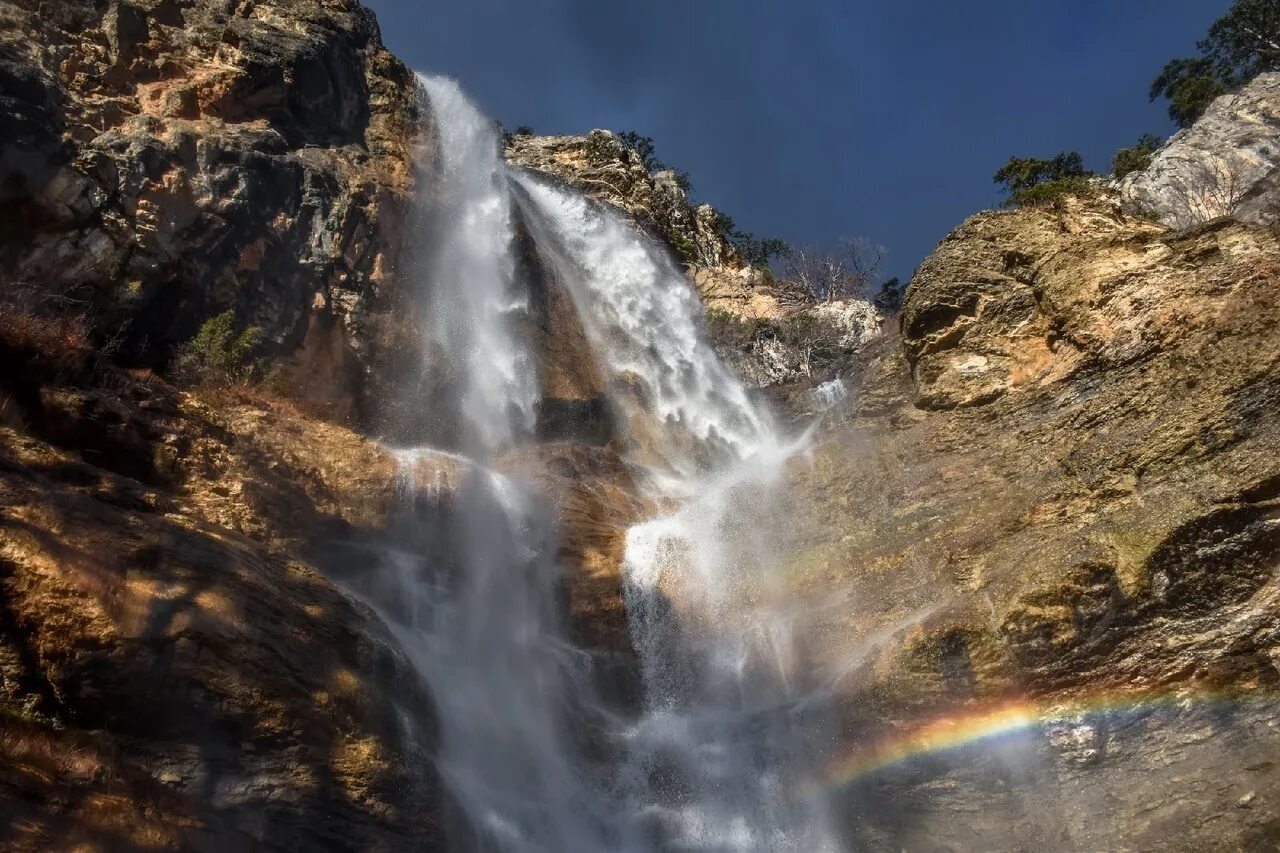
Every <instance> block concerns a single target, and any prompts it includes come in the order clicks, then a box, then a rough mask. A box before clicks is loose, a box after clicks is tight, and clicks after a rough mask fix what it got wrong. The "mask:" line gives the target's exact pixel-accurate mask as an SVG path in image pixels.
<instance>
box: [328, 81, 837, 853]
mask: <svg viewBox="0 0 1280 853" xmlns="http://www.w3.org/2000/svg"><path fill="white" fill-rule="evenodd" d="M421 88H422V91H423V93H424V97H425V98H426V99H427V103H428V104H429V110H430V115H431V118H432V125H433V127H434V134H435V136H434V141H435V144H436V145H437V146H438V150H437V152H436V155H435V156H436V157H437V159H438V162H439V173H438V175H437V179H436V181H435V182H434V183H435V185H436V186H438V187H439V191H438V193H437V194H435V195H434V196H433V197H431V198H424V199H423V203H424V204H425V205H427V207H428V211H427V212H428V213H429V215H427V216H425V217H423V222H424V223H425V225H424V229H425V232H426V233H424V234H423V235H422V238H423V240H424V243H425V244H426V246H427V249H428V251H427V254H426V258H427V260H426V262H425V263H424V264H423V266H422V269H421V273H422V275H423V276H424V283H425V284H426V286H427V291H428V294H429V295H428V297H427V298H428V310H429V311H430V312H431V316H432V317H433V320H432V325H431V328H430V329H428V335H429V340H428V342H427V343H428V347H427V350H428V352H429V353H430V355H429V361H430V362H431V363H430V364H428V365H427V369H429V370H436V371H437V372H438V373H439V374H440V375H443V376H445V377H447V378H448V382H447V387H448V389H449V390H450V393H451V395H452V400H453V404H454V405H455V406H456V408H457V412H456V413H454V414H455V415H456V421H457V424H456V433H457V435H458V437H459V438H460V439H461V440H459V441H458V442H456V443H457V444H458V445H459V446H461V447H463V448H464V450H465V451H466V452H467V454H468V456H466V457H458V456H456V455H446V454H441V453H439V452H438V451H432V450H430V449H415V450H408V451H403V452H402V462H403V465H404V469H405V471H406V474H405V482H406V484H408V483H412V482H421V477H419V476H416V475H415V474H414V473H413V472H414V471H416V470H417V469H419V468H421V467H422V466H424V465H426V466H432V465H440V466H442V467H445V468H448V469H449V470H451V471H453V472H454V473H453V474H452V475H451V476H452V477H453V478H454V480H456V481H451V482H449V483H448V486H449V487H450V488H448V489H445V490H442V491H441V492H440V493H439V494H437V493H436V491H435V490H434V489H433V488H432V487H426V488H424V487H421V486H419V487H418V488H417V489H416V490H415V489H410V494H409V495H408V496H407V497H409V498H411V499H412V502H413V503H422V502H423V501H426V502H428V503H430V502H431V501H433V500H435V499H437V498H441V499H442V500H443V496H444V495H445V493H447V494H448V495H449V496H450V497H449V499H448V500H447V501H444V502H446V503H448V504H449V506H448V508H447V512H446V511H445V510H444V509H441V513H440V515H439V518H440V519H442V521H441V522H440V526H439V527H429V528H424V529H423V531H422V533H423V536H422V538H423V540H424V544H423V546H422V548H421V553H416V552H414V551H411V550H405V549H401V550H397V551H394V552H390V551H389V552H388V553H386V554H384V555H383V558H382V559H381V561H380V563H379V566H378V567H377V568H376V569H374V570H371V571H368V572H365V573H363V574H362V575H361V577H360V579H359V580H358V581H357V582H353V583H352V584H351V586H352V588H353V589H355V590H356V591H357V592H358V594H360V595H361V596H362V597H364V598H365V600H366V601H368V602H369V603H370V604H372V605H373V606H374V607H375V608H376V609H377V610H378V612H379V613H380V614H381V615H382V617H383V619H384V620H385V621H386V622H387V623H388V625H389V626H390V627H391V629H392V631H393V632H394V633H395V635H396V637H397V638H398V640H399V641H400V643H401V644H402V645H403V646H404V648H405V650H406V652H407V654H408V655H409V656H410V658H411V660H412V662H413V663H414V665H415V666H416V668H417V669H418V671H419V672H420V673H421V675H422V677H423V679H424V681H425V682H426V684H427V685H428V686H429V688H430V690H431V693H432V696H433V699H434V702H435V710H436V714H437V717H438V723H439V740H438V747H437V762H438V766H439V769H440V773H441V778H442V780H443V782H444V784H445V786H446V787H447V789H448V792H449V794H450V796H451V798H452V800H453V802H454V803H456V806H457V808H458V811H459V812H460V817H459V819H458V820H456V821H453V823H455V824H456V825H457V828H456V829H455V834H454V838H453V840H452V841H453V844H454V846H455V847H456V848H457V849H463V850H511V851H557V853H559V852H560V851H569V853H576V851H584V853H589V851H646V850H691V851H692V850H702V851H744V853H745V851H787V850H790V851H824V850H833V849H836V847H837V845H836V844H835V842H834V840H833V838H832V836H831V834H830V832H829V831H828V828H827V823H826V820H825V815H824V813H823V809H822V808H821V804H819V803H814V802H812V801H801V800H798V799H796V798H795V797H793V796H791V792H792V791H793V790H795V789H796V787H797V783H798V782H799V780H800V777H801V776H802V775H803V774H804V773H805V772H806V770H808V769H810V768H811V766H812V762H813V760H814V758H815V756H814V755H812V754H811V753H810V751H809V750H810V746H809V744H810V743H812V742H813V740H814V737H815V733H816V732H817V731H818V730H819V729H818V722H819V721H817V720H815V719H814V718H813V717H814V712H813V711H812V710H802V709H811V708H812V707H813V705H814V703H812V702H806V701H804V700H805V697H803V696H801V695H800V693H799V690H798V688H797V686H796V678H795V671H796V669H797V667H798V656H797V654H796V651H795V650H794V649H793V648H792V636H791V634H792V631H791V617H790V616H789V615H788V614H787V612H786V611H785V610H784V609H783V608H780V607H777V606H775V604H774V602H775V599H776V595H775V594H776V593H777V592H778V588H779V584H778V582H777V579H776V573H775V572H774V571H773V570H774V569H775V568H776V565H777V562H778V560H777V558H776V555H774V554H772V552H771V542H772V540H773V536H772V525H773V524H775V523H776V520H777V519H778V518H779V517H781V516H782V515H784V514H785V507H784V506H781V505H778V504H777V503H776V502H775V500H774V496H775V493H776V491H777V489H776V488H775V487H776V484H777V481H778V478H779V477H780V476H781V473H782V471H783V468H784V466H785V465H786V464H787V461H788V459H790V458H791V457H793V456H794V455H796V453H797V452H799V451H800V449H801V448H802V445H803V442H802V441H801V442H795V443H789V442H787V441H785V440H783V439H782V438H781V437H780V436H779V434H778V432H777V430H776V429H775V427H774V425H773V421H772V419H771V417H770V416H769V415H768V413H767V412H766V411H765V410H763V409H761V408H760V407H758V406H757V405H756V404H755V403H753V401H752V400H751V399H750V398H749V396H748V394H747V392H746V390H745V389H744V388H743V386H742V385H741V383H739V382H738V381H737V380H736V379H735V378H734V377H733V376H732V375H731V374H730V373H729V372H728V371H727V370H726V369H725V368H724V366H723V365H722V364H721V363H720V362H719V360H718V359H717V358H716V357H715V355H714V353H713V351H712V350H711V348H710V346H709V345H708V344H707V342H706V340H705V338H704V335H703V333H702V327H701V316H700V304H699V302H698V300H697V297H696V295H695V294H694V293H693V290H692V288H691V286H690V284H689V282H688V281H687V280H686V279H685V278H684V276H683V275H682V274H681V272H680V271H679V269H678V268H677V267H676V266H675V265H674V263H673V262H672V261H671V260H670V258H669V257H668V255H667V254H666V252H665V251H664V250H663V249H662V248H661V247H659V246H657V245H656V244H654V243H653V242H652V241H651V240H650V239H649V238H647V237H646V236H644V235H643V234H641V233H640V232H638V231H637V230H636V229H635V228H634V227H633V226H632V225H631V224H630V223H629V222H627V221H626V220H624V219H623V218H621V217H620V216H618V215H616V214H613V213H611V212H609V211H606V210H603V209H601V208H600V207H598V206H596V205H594V204H591V203H588V202H587V201H585V200H584V199H582V198H581V197H579V196H577V195H576V194H575V193H573V192H570V191H567V190H563V189H559V188H556V187H553V186H551V185H550V184H547V183H544V182H542V181H540V180H537V179H534V178H532V177H530V176H527V175H514V174H511V173H509V172H508V170H507V168H506V167H505V166H504V164H503V163H502V161H501V159H500V158H499V156H498V144H497V139H496V135H495V133H494V129H493V127H492V125H491V123H490V122H489V121H488V120H487V119H485V118H484V117H483V115H481V113H480V112H479V111H478V110H477V109H476V108H475V107H474V106H473V105H472V104H471V103H470V102H469V101H468V100H467V99H466V98H465V96H463V95H462V94H461V93H460V92H459V90H458V88H457V86H456V84H454V83H453V82H452V81H447V80H438V79H423V80H422V82H421ZM517 203H518V205H519V212H520V214H521V215H522V217H523V219H524V221H525V223H526V225H527V226H528V228H529V231H530V233H531V235H532V236H533V238H534V241H535V243H536V245H537V246H538V250H539V252H540V254H541V255H542V258H543V261H544V265H545V266H546V267H547V268H548V269H549V270H550V272H551V274H552V275H553V276H554V277H555V278H556V279H557V280H558V281H560V282H562V283H563V284H564V286H565V287H566V288H567V289H568V291H569V292H570V294H571V296H572V298H573V302H574V306H575V308H576V310H577V312H578V314H579V318H580V320H581V322H582V325H583V328H584V329H585V330H586V332H587V336H588V339H589V341H590V343H591V346H592V348H593V350H594V354H595V356H596V359H597V360H598V361H599V363H600V364H601V366H602V368H603V369H604V371H605V372H606V373H607V374H608V379H609V387H610V397H611V404H612V406H613V407H614V409H615V410H616V412H617V413H618V414H619V415H620V416H621V417H622V420H623V423H624V425H625V438H626V439H627V442H628V446H629V448H630V449H629V456H630V458H631V460H632V461H633V462H634V463H635V464H636V465H637V466H643V467H644V468H645V469H646V470H648V471H649V476H648V478H647V480H646V482H647V484H648V485H647V488H649V489H650V490H651V497H653V498H655V499H657V500H659V501H662V502H665V503H667V504H670V503H671V502H673V501H674V502H675V505H676V506H677V508H676V509H675V510H674V511H673V512H672V513H671V514H670V515H668V516H665V517H662V518H656V519H653V520H650V521H647V522H645V523H643V524H640V525H638V526H636V527H635V528H633V529H632V530H631V531H629V534H628V537H627V547H626V558H625V567H624V571H625V592H626V600H627V607H628V615H629V619H630V624H631V630H632V640H633V645H634V647H635V649H636V651H637V653H638V655H639V657H640V663H641V669H642V674H643V681H644V689H645V698H644V701H643V706H642V707H640V708H637V709H633V713H632V715H631V716H630V717H629V718H628V719H625V720H619V719H617V718H615V717H614V716H611V715H610V714H609V713H607V712H606V711H605V710H604V709H603V707H602V705H601V703H600V702H599V701H598V700H597V698H596V695H595V692H594V687H593V684H592V680H591V677H590V676H591V672H590V667H589V662H588V661H587V659H586V656H585V655H584V654H583V653H582V652H580V651H578V650H576V649H574V648H573V647H572V646H571V644H570V643H569V642H568V640H567V639H566V638H567V637H568V633H567V631H566V629H565V626H564V624H563V614H562V613H560V611H559V609H558V607H557V587H558V583H559V575H558V568H557V566H556V565H555V564H554V562H553V556H554V554H555V551H556V547H555V537H556V531H555V529H554V526H553V524H552V523H551V522H550V520H549V519H547V518H546V517H544V514H543V512H542V511H540V509H539V507H538V505H537V501H536V500H534V498H533V497H532V494H533V493H532V490H531V489H530V488H529V487H528V486H527V485H525V484H524V483H523V482H521V479H520V478H518V477H513V476H511V475H510V473H508V474H507V475H506V476H503V475H500V474H498V473H495V472H494V471H493V470H491V469H492V461H493V459H494V458H495V457H496V456H498V455H499V454H501V453H502V452H503V451H505V450H507V449H510V448H511V447H513V446H516V445H520V444H522V443H528V442H530V441H532V440H533V439H532V436H533V435H534V434H535V428H536V403H537V396H538V365H537V363H536V358H535V354H534V353H533V351H532V350H531V348H530V346H529V345H528V343H527V339H526V334H527V331H528V324H529V319H528V311H529V306H530V296H529V291H528V289H527V286H526V285H525V283H523V282H521V281H520V278H519V276H518V274H517V272H518V270H517V265H516V263H515V253H514V251H513V242H514V238H515V225H514V216H515V213H516V207H515V205H516V204H517Z"/></svg>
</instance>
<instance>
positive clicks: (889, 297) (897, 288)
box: [871, 276, 906, 317]
mask: <svg viewBox="0 0 1280 853" xmlns="http://www.w3.org/2000/svg"><path fill="white" fill-rule="evenodd" d="M905 292H906V286H905V285H903V283H902V282H901V280H899V279H898V277H897V276H894V277H893V278H891V279H888V280H886V281H885V282H884V283H883V284H881V285H880V290H879V291H878V292H877V293H876V295H875V298H874V299H872V300H871V304H872V305H874V306H875V307H876V309H877V310H878V311H879V312H880V313H881V314H883V315H885V316H886V317H887V316H889V315H890V314H894V313H896V312H898V311H900V310H902V297H903V294H904V293H905Z"/></svg>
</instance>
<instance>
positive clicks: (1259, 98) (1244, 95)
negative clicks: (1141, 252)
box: [1119, 73, 1280, 228]
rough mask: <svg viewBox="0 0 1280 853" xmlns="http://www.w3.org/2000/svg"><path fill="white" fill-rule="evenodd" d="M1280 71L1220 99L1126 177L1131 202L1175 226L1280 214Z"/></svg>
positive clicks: (1261, 220) (1260, 220)
mask: <svg viewBox="0 0 1280 853" xmlns="http://www.w3.org/2000/svg"><path fill="white" fill-rule="evenodd" d="M1278 165H1280V73H1267V74H1261V75H1259V76H1258V77H1257V78H1256V79H1254V80H1253V82H1251V83H1249V85H1247V86H1245V87H1244V88H1242V89H1241V90H1240V91H1238V92H1235V93H1232V94H1228V95H1223V96H1221V97H1219V98H1218V99H1217V100H1215V101H1214V102H1213V103H1212V104H1211V105H1210V106H1209V108H1208V110H1206V111H1205V114H1204V115H1203V116H1201V117H1200V119H1199V120H1198V121H1196V123H1195V124H1194V125H1192V126H1191V127H1189V128H1186V129H1184V130H1181V131H1179V132H1178V133H1176V134H1174V136H1173V137H1172V138H1171V139H1170V140H1169V141H1168V142H1167V143H1166V144H1165V145H1164V146H1163V147H1162V148H1161V149H1160V150H1159V151H1158V152H1156V154H1155V156H1154V157H1153V158H1152V160H1151V165H1150V166H1148V167H1147V168H1146V169H1144V170H1142V171H1140V172H1134V173H1132V174H1130V175H1127V176H1126V177H1125V178H1124V179H1123V180H1122V181H1121V182H1120V184H1119V189H1120V192H1121V194H1122V196H1123V197H1124V199H1125V201H1126V203H1127V204H1128V205H1129V206H1131V207H1132V208H1133V209H1135V210H1136V211H1138V212H1143V213H1146V214H1149V215H1153V216H1155V217H1156V218H1157V219H1159V220H1160V221H1161V222H1163V223H1165V224H1167V225H1171V226H1174V227H1176V228H1186V227H1189V226H1192V225H1196V224H1199V223H1203V222H1208V221H1209V220H1211V219H1214V218H1216V217H1219V216H1235V217H1237V218H1239V219H1241V220H1243V221H1245V222H1253V223H1256V224H1260V225H1268V224H1271V223H1274V222H1276V221H1278V220H1280V173H1277V171H1276V167H1277V166H1278Z"/></svg>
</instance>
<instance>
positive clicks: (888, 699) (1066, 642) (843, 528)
mask: <svg viewBox="0 0 1280 853" xmlns="http://www.w3.org/2000/svg"><path fill="white" fill-rule="evenodd" d="M1278 280H1280V241H1278V240H1277V236H1276V235H1275V234H1274V233H1273V232H1272V231H1271V230H1269V229H1264V228H1259V227H1253V226H1249V225H1244V224H1240V223H1234V222H1230V221H1227V220H1219V221H1217V222H1215V223H1213V224H1211V225H1207V226H1203V227H1201V228H1199V229H1193V230H1190V231H1185V232H1173V231H1170V230H1168V229H1165V228H1163V227H1160V226H1157V225H1154V224H1152V223H1151V222H1149V221H1147V220H1144V219H1140V218H1130V217H1127V216H1125V215H1123V214H1121V213H1120V212H1119V211H1118V210H1117V208H1116V207H1115V206H1114V205H1113V204H1111V203H1107V202H1088V203H1085V202H1076V201H1068V202H1064V203H1063V204H1061V205H1059V206H1058V207H1056V208H1043V209H1026V210H1017V211H1006V212H1000V213H982V214H979V215H977V216H975V217H973V218H971V219H970V220H968V221H967V222H966V223H964V224H963V225H962V226H961V227H960V228H958V229H957V230H956V231H955V232H953V233H952V234H951V235H950V236H949V237H947V238H946V239H945V240H944V241H943V242H942V244H941V245H940V246H939V247H938V249H937V251H936V252H935V253H934V254H933V255H932V256H931V257H930V258H929V259H928V260H927V261H926V262H925V263H924V264H923V265H922V267H921V268H920V270H919V272H918V273H917V275H916V276H915V278H914V280H913V282H912V283H911V286H910V288H909V290H908V292H907V296H906V303H905V307H904V310H903V314H902V335H901V340H900V341H896V340H884V341H882V342H881V343H879V344H877V345H876V352H875V353H874V358H873V359H872V361H871V364H870V366H869V367H868V369H867V371H866V373H865V374H864V378H863V381H862V382H861V385H860V387H858V388H857V389H855V391H854V393H853V394H852V395H851V398H850V401H851V402H850V403H848V404H847V406H846V413H845V420H844V421H843V422H842V423H838V424H837V423H835V422H834V420H832V422H830V423H829V425H828V433H827V437H826V439H824V441H823V442H822V444H821V445H820V446H819V448H818V450H817V451H816V455H815V460H814V464H813V467H812V468H811V469H801V470H799V471H798V472H796V474H795V477H794V479H793V483H794V488H795V490H796V491H795V493H796V495H798V496H803V497H799V498H797V500H796V501H795V503H794V506H796V507H797V513H796V516H795V517H796V519H797V523H796V524H795V529H796V531H797V535H796V537H795V539H794V542H793V545H794V547H795V548H796V549H797V551H798V553H799V556H798V557H797V559H796V561H795V564H794V566H793V567H792V574H793V575H794V578H795V584H796V586H797V587H798V588H800V589H806V590H808V591H809V594H810V595H811V596H812V609H811V611H810V612H812V613H814V614H816V615H815V616H814V618H813V622H812V624H811V625H810V627H809V633H808V636H809V637H810V641H809V642H810V648H811V650H812V655H813V659H814V661H815V665H816V666H817V667H818V669H819V671H824V672H826V673H827V678H828V679H829V680H830V683H832V684H833V685H835V686H836V688H837V690H838V692H839V693H840V694H841V695H843V696H844V702H845V707H846V709H847V713H846V721H845V726H846V728H845V732H844V735H843V737H844V739H845V742H846V744H848V745H847V746H846V747H845V752H846V753H847V756H853V757H854V758H853V759H852V760H850V759H848V758H846V764H845V766H846V767H858V766H860V765H859V764H858V760H857V758H856V756H857V755H858V754H859V752H860V750H866V751H868V754H870V753H872V752H873V751H874V744H876V743H877V742H880V741H882V740H884V739H886V738H887V739H889V741H891V742H892V741H893V738H894V737H897V736H899V735H901V733H903V732H910V731H912V730H913V726H915V725H917V724H920V723H921V721H926V722H927V721H930V720H932V719H934V718H936V717H937V716H938V715H951V716H953V717H954V716H959V717H962V718H963V717H964V716H965V715H980V714H981V713H983V712H984V710H986V711H990V709H992V708H997V709H999V708H1004V709H1006V711H1005V713H1008V711H1007V708H1008V707H1010V703H1013V704H1014V705H1016V706H1017V707H1024V706H1027V705H1030V706H1033V707H1034V708H1035V709H1036V713H1037V714H1040V715H1042V716H1043V717H1046V718H1049V719H1052V720H1056V722H1053V723H1052V724H1049V723H1041V724H1039V725H1038V726H1037V727H1034V728H1032V729H1031V730H1030V732H1029V733H1024V734H1023V736H1022V737H1021V738H1018V739H1015V741H1014V742H1012V743H1011V744H1009V745H1007V746H1000V745H998V744H996V745H993V744H992V743H991V742H986V743H984V744H982V745H981V746H974V747H972V748H970V749H962V750H960V751H958V752H951V753H945V752H944V753H937V752H934V753H930V754H928V755H922V756H920V757H918V758H916V759H915V760H908V761H905V762H901V763H898V764H895V765H892V766H888V767H885V768H882V769H879V770H874V771H869V772H859V773H853V772H850V773H848V774H846V775H845V776H844V777H838V781H840V782H842V783H843V784H844V787H843V788H842V789H841V792H840V794H839V799H840V801H841V802H842V803H843V806H842V811H843V815H844V819H845V825H846V826H847V827H848V830H849V833H850V837H851V840H853V841H854V842H856V844H857V846H860V847H865V848H866V849H894V850H897V849H903V848H905V849H915V848H917V847H920V846H942V847H944V848H949V849H1010V848H1013V847H1024V846H1025V847H1031V846H1037V847H1040V848H1041V849H1051V850H1078V849H1144V850H1145V849H1162V850H1163V849H1167V850H1191V849H1206V848H1215V849H1240V850H1245V849H1249V850H1252V849H1265V848H1267V847H1269V846H1271V845H1274V844H1275V843H1276V839H1277V838H1280V828H1278V827H1277V825H1276V823H1275V820H1274V815H1275V813H1276V809H1277V808H1280V804H1277V803H1276V802H1275V801H1274V800H1273V799H1272V797H1273V794H1272V793H1271V792H1272V791H1275V790H1277V781H1280V780H1278V778H1277V776H1276V773H1277V768H1278V767H1280V750H1277V746H1276V741H1275V737H1274V729H1275V727H1276V726H1277V725H1280V710H1277V706H1276V705H1275V700H1274V693H1273V692H1272V691H1273V689H1274V685H1276V684H1277V683H1280V631H1278V630H1277V627H1276V626H1277V625H1280V620H1278V619H1277V617H1278V616H1280V580H1278V577H1280V575H1278V574H1277V569H1280V503H1278V498H1280V491H1277V486H1278V484H1280V461H1277V460H1280V428H1278V427H1277V425H1278V424H1280V331H1278V330H1280V298H1278V293H1280V292H1278V291H1277V288H1276V282H1277V281H1278ZM805 507H807V508H808V509H807V515H808V519H807V521H805V522H799V521H798V519H800V518H802V517H803V516H804V515H805V514H806V510H804V508H805ZM832 600H838V601H841V602H847V604H846V605H844V606H842V607H841V608H837V609H832V608H830V607H828V608H827V609H826V610H825V611H824V610H823V609H822V608H823V606H824V605H826V604H828V603H829V602H831V601H832ZM824 612H825V613H826V614H830V615H829V616H824V615H821V614H823V613H824ZM1054 708H1058V709H1059V710H1058V711H1056V712H1055V711H1054V710H1053V709H1054ZM1080 709H1084V710H1080ZM1090 709H1091V710H1090ZM1055 713H1056V714H1057V716H1056V717H1055V716H1054V715H1055ZM955 725H959V724H958V723H957V724H955ZM907 742H908V743H910V741H907ZM899 757H901V756H899ZM863 763H864V764H865V763H867V762H865V761H864V762H863ZM863 769H864V770H865V767H864V768H863ZM1241 804H1244V805H1241ZM1245 806H1247V807H1245Z"/></svg>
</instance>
